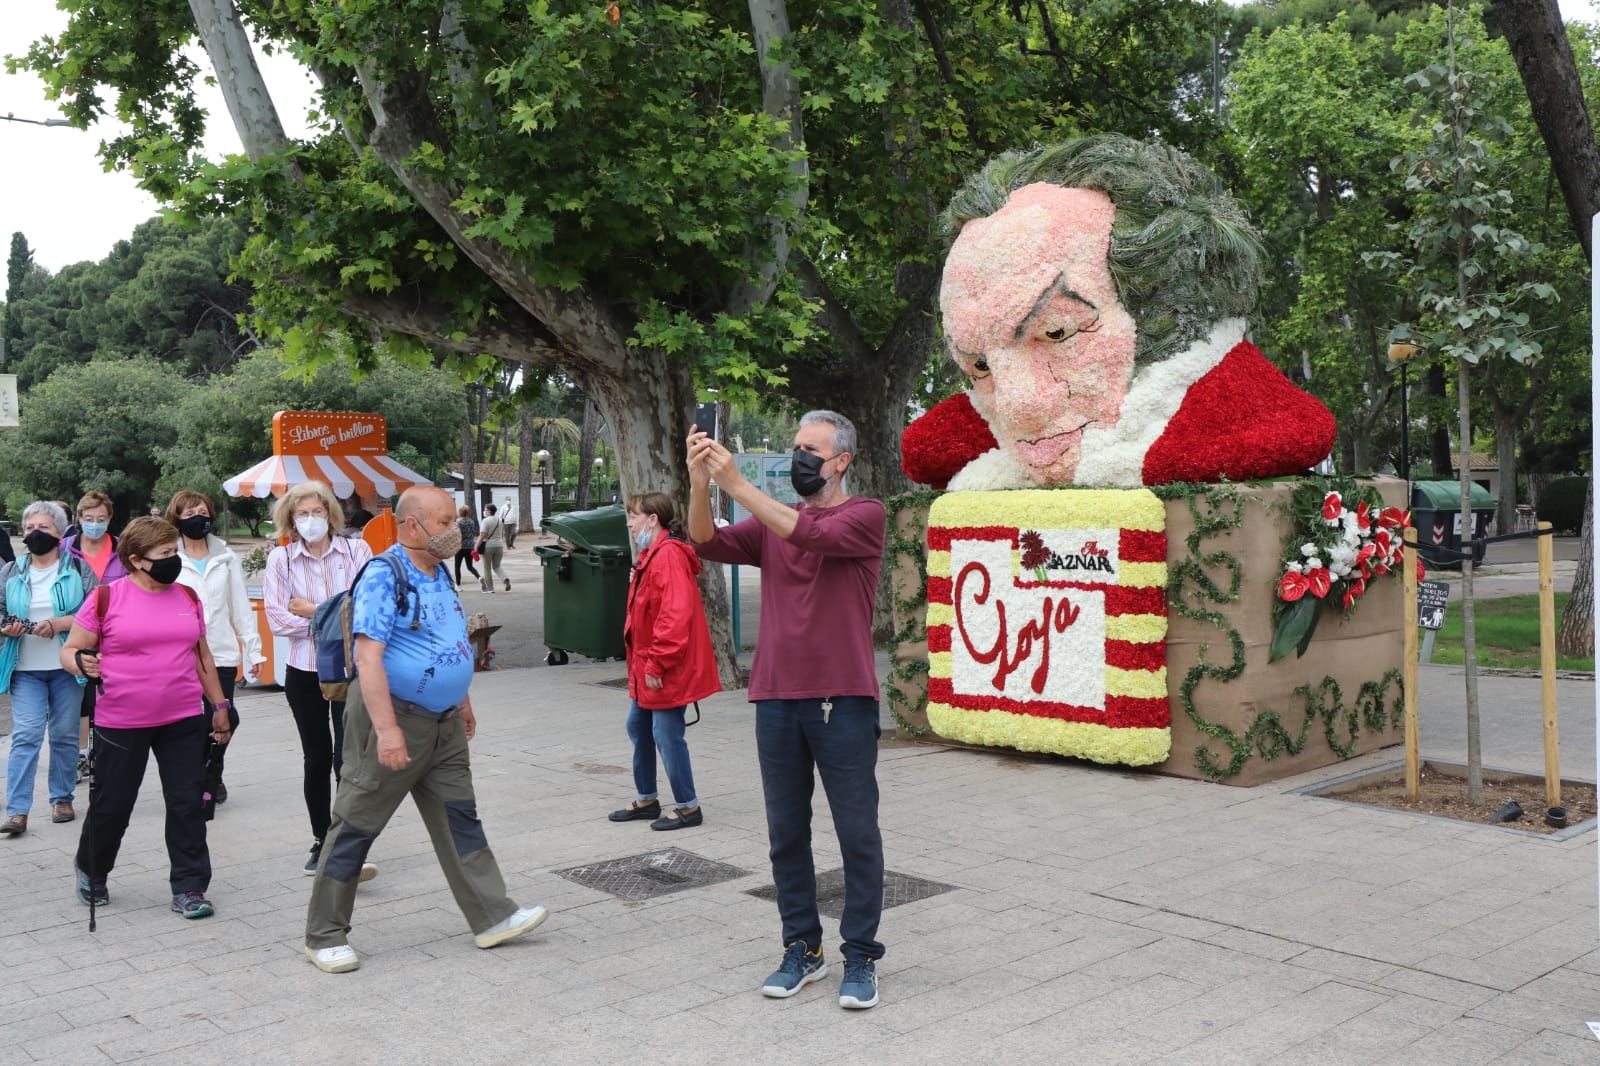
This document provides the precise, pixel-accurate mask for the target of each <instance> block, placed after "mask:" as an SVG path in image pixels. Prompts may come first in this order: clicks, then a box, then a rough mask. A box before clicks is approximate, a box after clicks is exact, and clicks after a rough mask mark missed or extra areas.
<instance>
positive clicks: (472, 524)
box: [456, 507, 483, 588]
mask: <svg viewBox="0 0 1600 1066" xmlns="http://www.w3.org/2000/svg"><path fill="white" fill-rule="evenodd" d="M456 525H457V526H459V527H460V529H461V547H460V548H457V549H456V588H460V587H461V564H462V563H466V564H467V569H468V570H470V571H471V572H472V576H473V577H475V578H477V579H478V584H479V586H482V585H483V575H482V574H480V573H478V568H477V567H476V566H473V565H472V562H473V560H474V559H476V558H477V557H478V549H477V547H476V545H477V543H478V520H477V519H476V518H473V517H472V508H470V507H463V508H461V510H460V511H458V512H457V517H456Z"/></svg>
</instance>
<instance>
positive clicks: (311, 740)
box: [261, 481, 377, 881]
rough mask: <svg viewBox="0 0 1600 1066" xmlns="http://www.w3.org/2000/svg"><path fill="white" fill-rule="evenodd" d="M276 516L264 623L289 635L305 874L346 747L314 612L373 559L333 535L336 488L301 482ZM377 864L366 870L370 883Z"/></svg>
mask: <svg viewBox="0 0 1600 1066" xmlns="http://www.w3.org/2000/svg"><path fill="white" fill-rule="evenodd" d="M272 521H273V524H274V525H275V526H277V529H278V532H279V533H280V534H287V535H288V537H289V543H287V544H284V545H281V546H279V547H277V548H274V549H272V554H271V555H269V556H267V570H266V574H265V575H264V576H263V578H262V582H261V584H262V595H263V598H264V599H265V601H266V611H267V622H268V624H269V625H270V626H271V628H272V631H273V632H274V633H276V634H277V635H278V636H280V637H288V638H289V661H288V664H287V667H286V669H285V671H284V673H285V678H284V683H283V691H284V695H286V696H287V697H288V698H289V710H290V711H291V712H292V713H293V714H294V724H295V727H296V728H297V729H298V730H299V731H300V749H301V752H302V753H303V754H304V757H305V794H306V813H307V814H308V815H309V816H310V818H311V837H312V843H311V856H310V858H308V859H307V860H306V864H305V872H306V874H307V875H308V876H309V875H311V874H314V873H316V872H317V861H318V860H319V859H320V858H321V857H322V840H323V838H324V837H326V836H327V835H328V826H329V824H330V823H331V822H332V820H333V789H332V786H331V785H330V783H329V780H328V778H329V774H330V773H331V774H332V776H333V779H334V780H335V781H337V780H338V778H339V768H340V764H341V758H340V754H341V751H342V750H343V748H344V703H343V701H337V702H336V701H332V700H328V699H325V698H324V697H323V695H322V687H321V685H320V684H319V683H318V681H317V647H316V641H315V640H314V639H313V636H312V632H311V616H312V615H313V614H315V613H316V609H317V604H319V603H321V602H322V601H323V600H326V599H327V598H328V597H330V596H332V595H334V594H335V593H339V592H343V591H344V590H345V589H348V588H349V587H350V585H351V583H352V582H354V581H355V579H356V574H358V573H360V572H361V568H362V566H364V565H366V563H367V561H368V560H369V559H371V558H372V549H371V548H369V547H367V544H366V542H365V541H363V540H357V539H352V538H348V537H340V536H336V534H337V533H338V532H339V530H340V529H341V528H342V527H343V526H344V509H343V508H341V507H340V506H339V501H338V500H336V499H335V498H334V495H333V490H331V489H330V488H328V486H327V485H325V484H323V483H322V482H320V481H302V482H301V483H300V484H298V485H296V486H295V487H294V488H292V489H290V490H289V491H288V492H286V493H285V494H284V495H283V497H282V498H281V499H280V500H278V502H277V504H275V505H274V506H273V509H272ZM375 873H377V870H376V868H373V867H370V864H369V866H368V867H366V868H363V870H362V876H361V879H362V880H363V881H365V880H369V879H370V878H371V877H372V876H373V875H374V874H375Z"/></svg>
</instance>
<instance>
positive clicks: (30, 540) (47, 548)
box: [22, 529, 61, 555]
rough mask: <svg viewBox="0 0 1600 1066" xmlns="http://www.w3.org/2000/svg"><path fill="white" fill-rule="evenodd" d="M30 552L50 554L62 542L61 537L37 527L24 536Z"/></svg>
mask: <svg viewBox="0 0 1600 1066" xmlns="http://www.w3.org/2000/svg"><path fill="white" fill-rule="evenodd" d="M22 543H23V544H25V545H26V546H27V548H28V550H29V551H30V552H32V553H33V554H34V555H49V554H50V553H51V552H53V551H55V550H56V547H57V545H59V544H60V543H61V538H60V537H53V536H51V535H50V534H49V533H46V532H45V531H44V530H42V529H36V530H34V531H33V532H32V533H29V534H28V535H27V536H26V537H23V538H22Z"/></svg>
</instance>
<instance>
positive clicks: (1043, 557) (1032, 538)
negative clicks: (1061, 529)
mask: <svg viewBox="0 0 1600 1066" xmlns="http://www.w3.org/2000/svg"><path fill="white" fill-rule="evenodd" d="M1017 543H1019V544H1020V545H1021V546H1022V568H1023V569H1024V570H1037V569H1038V568H1039V567H1041V566H1043V565H1044V564H1046V563H1048V562H1049V561H1050V549H1049V548H1046V547H1045V546H1044V538H1043V537H1041V536H1039V534H1038V533H1036V532H1034V531H1033V530H1031V529H1030V530H1027V531H1026V532H1024V533H1023V534H1022V535H1021V536H1020V537H1018V538H1017Z"/></svg>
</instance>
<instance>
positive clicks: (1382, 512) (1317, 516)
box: [1269, 478, 1422, 662]
mask: <svg viewBox="0 0 1600 1066" xmlns="http://www.w3.org/2000/svg"><path fill="white" fill-rule="evenodd" d="M1289 507H1290V510H1291V512H1292V514H1291V516H1290V517H1291V519H1292V524H1291V527H1290V533H1289V541H1288V543H1287V544H1286V546H1285V550H1284V554H1285V559H1284V562H1283V567H1282V570H1281V572H1280V573H1279V576H1278V597H1277V602H1276V604H1275V605H1274V607H1273V618H1274V620H1275V625H1274V628H1273V633H1272V648H1271V652H1270V654H1269V660H1270V661H1272V662H1276V661H1277V660H1279V659H1281V658H1283V657H1284V656H1286V655H1288V654H1289V652H1290V650H1291V649H1293V650H1294V651H1295V652H1296V653H1297V655H1304V654H1305V653H1306V649H1307V648H1308V647H1310V645H1311V638H1312V636H1314V635H1315V634H1316V631H1317V618H1318V616H1319V615H1320V613H1321V612H1320V610H1319V609H1320V607H1321V606H1322V604H1323V602H1325V601H1326V602H1329V603H1337V604H1339V606H1340V607H1341V608H1342V609H1343V611H1344V612H1345V613H1346V614H1348V613H1349V612H1350V611H1352V610H1354V609H1355V606H1356V603H1357V601H1359V600H1360V599H1361V597H1362V596H1364V595H1366V593H1367V590H1368V589H1369V588H1370V587H1371V586H1372V583H1373V582H1375V581H1377V580H1378V579H1379V578H1382V577H1385V576H1387V575H1390V574H1395V575H1398V574H1399V573H1400V565H1401V563H1402V562H1403V561H1404V558H1405V543H1404V530H1406V529H1409V528H1410V527H1411V512H1409V511H1402V510H1401V509H1400V508H1398V507H1386V506H1384V502H1383V497H1381V496H1380V495H1378V490H1377V489H1375V488H1373V487H1372V486H1370V485H1358V484H1357V483H1356V482H1355V481H1353V480H1351V479H1349V478H1306V479H1305V480H1304V481H1303V482H1302V483H1301V484H1300V486H1299V487H1297V488H1296V489H1295V492H1294V496H1293V498H1292V499H1291V501H1290V504H1289ZM1417 579H1418V580H1419V581H1420V580H1421V579H1422V561H1421V560H1420V559H1419V560H1418V561H1417Z"/></svg>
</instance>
